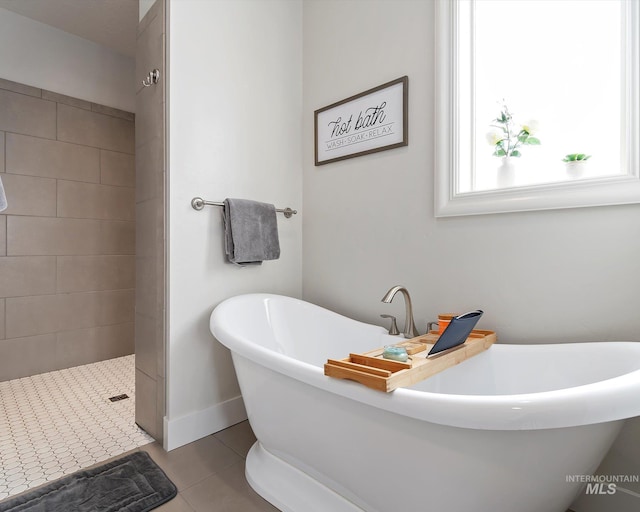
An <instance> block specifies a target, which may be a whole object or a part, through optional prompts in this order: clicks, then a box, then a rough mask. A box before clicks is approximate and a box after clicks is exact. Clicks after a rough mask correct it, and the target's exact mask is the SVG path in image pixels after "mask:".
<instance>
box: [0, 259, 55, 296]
mask: <svg viewBox="0 0 640 512" xmlns="http://www.w3.org/2000/svg"><path fill="white" fill-rule="evenodd" d="M55 292H56V258H55V257H54V256H20V257H12V256H5V257H1V258H0V297H23V296H26V295H44V294H48V293H55Z"/></svg>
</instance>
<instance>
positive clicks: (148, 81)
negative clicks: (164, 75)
mask: <svg viewBox="0 0 640 512" xmlns="http://www.w3.org/2000/svg"><path fill="white" fill-rule="evenodd" d="M158 80H160V70H159V69H154V70H153V71H149V74H148V75H147V77H146V78H145V79H144V80H143V81H142V85H144V86H145V87H151V86H152V85H153V84H157V83H158Z"/></svg>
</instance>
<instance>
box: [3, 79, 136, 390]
mask: <svg viewBox="0 0 640 512" xmlns="http://www.w3.org/2000/svg"><path fill="white" fill-rule="evenodd" d="M134 119H135V116H134V114H132V113H129V112H123V111H121V110H117V109H113V108H110V107H104V106H101V105H97V104H94V103H91V102H88V101H85V100H82V99H79V98H72V97H69V96H65V95H63V94H58V93H56V92H52V91H46V90H44V91H43V90H40V89H37V88H34V87H30V86H25V85H22V84H17V83H15V82H10V81H7V80H2V79H0V173H2V174H1V176H2V180H3V183H4V185H5V188H6V192H7V199H8V203H9V209H7V210H6V213H5V214H3V215H0V340H2V341H0V381H2V380H6V379H9V378H18V377H23V376H26V375H31V374H33V373H41V372H47V371H52V370H56V369H62V368H68V367H70V366H76V365H80V364H85V363H91V362H96V361H100V360H103V359H110V358H114V357H119V356H122V355H126V354H131V353H132V352H133V351H134V345H135V341H134V336H135V332H134V331H135V329H134V307H135V304H134V301H135V299H134V295H135V291H134V286H135V210H134V208H135V156H134V148H135V129H134Z"/></svg>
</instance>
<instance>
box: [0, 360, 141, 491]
mask: <svg viewBox="0 0 640 512" xmlns="http://www.w3.org/2000/svg"><path fill="white" fill-rule="evenodd" d="M134 357H135V356H133V355H131V356H125V357H119V358H116V359H110V360H108V361H101V362H98V363H93V364H88V365H84V366H77V367H75V368H69V369H66V370H59V371H55V372H49V373H43V374H40V375H34V376H32V377H25V378H22V379H15V380H10V381H5V382H0V500H2V499H4V498H6V497H8V496H12V495H14V494H17V493H20V492H22V491H24V490H26V489H30V488H32V487H37V486H38V485H41V484H43V483H45V482H48V481H50V480H55V479H56V478H60V477H61V476H63V475H66V474H69V473H73V472H74V471H77V470H79V469H83V468H86V467H88V466H90V465H92V464H95V463H97V462H101V461H104V460H106V459H109V458H111V457H114V456H116V455H120V454H122V453H125V452H127V451H130V450H132V449H135V448H136V447H138V446H142V445H144V444H148V443H151V442H153V438H151V437H150V436H149V435H148V434H147V433H146V432H144V431H143V430H142V429H140V428H139V427H138V426H137V425H136V424H135V423H134V415H135V411H134V409H135V402H134V400H135V383H134V375H135V368H134V366H135V359H134ZM123 393H126V394H127V395H128V396H129V398H128V399H125V400H121V401H117V402H111V401H110V400H109V397H113V396H117V395H121V394H123Z"/></svg>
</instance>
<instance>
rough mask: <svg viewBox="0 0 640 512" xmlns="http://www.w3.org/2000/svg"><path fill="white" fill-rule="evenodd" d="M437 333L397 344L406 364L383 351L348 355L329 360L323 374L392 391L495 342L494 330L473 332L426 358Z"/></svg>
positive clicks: (447, 366) (436, 337)
mask: <svg viewBox="0 0 640 512" xmlns="http://www.w3.org/2000/svg"><path fill="white" fill-rule="evenodd" d="M438 337H439V335H438V333H437V332H434V331H432V332H430V333H428V334H425V335H423V336H418V337H416V338H412V339H410V340H405V341H403V342H400V343H396V344H395V346H397V347H405V348H406V349H407V354H409V357H410V359H409V360H408V361H407V362H406V363H402V362H400V361H394V360H392V359H384V358H383V357H382V352H383V350H384V348H377V349H375V350H370V351H369V352H364V353H362V354H349V357H347V358H345V359H328V360H327V363H326V364H325V365H324V374H325V375H328V376H329V377H335V378H338V379H349V380H355V381H357V382H360V383H361V384H364V385H365V386H367V387H370V388H373V389H377V390H379V391H386V392H387V393H388V392H389V391H393V390H394V389H396V388H399V387H403V386H411V385H412V384H415V383H416V382H420V381H421V380H424V379H426V378H428V377H431V376H432V375H435V374H436V373H439V372H441V371H442V370H446V369H447V368H449V367H451V366H455V365H456V364H458V363H461V362H462V361H465V360H466V359H469V358H470V357H473V356H475V355H477V354H479V353H480V352H483V351H485V350H487V349H488V348H489V347H490V346H491V345H493V343H494V342H495V341H496V333H495V332H493V331H483V330H473V331H471V334H470V335H469V337H468V338H467V339H466V341H465V342H464V343H463V344H462V345H458V346H457V347H454V348H452V349H449V350H447V351H445V352H440V353H438V354H434V355H432V356H430V357H429V358H427V357H426V356H427V353H428V352H429V350H431V347H433V345H434V344H435V343H436V341H437V340H438Z"/></svg>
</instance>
